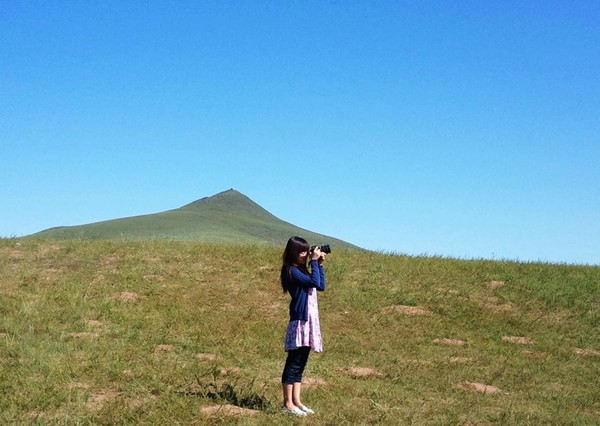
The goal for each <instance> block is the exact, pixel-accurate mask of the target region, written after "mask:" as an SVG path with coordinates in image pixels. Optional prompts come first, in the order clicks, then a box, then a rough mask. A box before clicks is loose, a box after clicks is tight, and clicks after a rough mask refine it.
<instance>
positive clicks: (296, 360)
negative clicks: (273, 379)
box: [281, 346, 310, 384]
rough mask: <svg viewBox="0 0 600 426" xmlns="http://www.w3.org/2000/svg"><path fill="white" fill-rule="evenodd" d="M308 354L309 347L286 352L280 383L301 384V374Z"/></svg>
mask: <svg viewBox="0 0 600 426" xmlns="http://www.w3.org/2000/svg"><path fill="white" fill-rule="evenodd" d="M309 353H310V346H302V347H301V348H298V349H294V350H293V351H288V356H287V359H286V360H285V367H284V368H283V374H282V375H281V383H285V384H292V383H302V373H304V367H306V362H307V361H308V354H309Z"/></svg>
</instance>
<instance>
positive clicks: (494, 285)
mask: <svg viewBox="0 0 600 426" xmlns="http://www.w3.org/2000/svg"><path fill="white" fill-rule="evenodd" d="M486 285H487V286H488V287H489V288H500V287H504V285H505V282H504V281H497V280H492V281H488V282H487V283H486Z"/></svg>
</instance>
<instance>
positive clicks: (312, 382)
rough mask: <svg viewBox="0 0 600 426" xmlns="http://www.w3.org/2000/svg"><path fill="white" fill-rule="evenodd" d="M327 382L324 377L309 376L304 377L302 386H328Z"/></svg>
mask: <svg viewBox="0 0 600 426" xmlns="http://www.w3.org/2000/svg"><path fill="white" fill-rule="evenodd" d="M327 384H328V383H327V382H326V381H325V380H323V379H318V378H314V377H307V378H304V379H302V386H304V387H307V388H310V387H316V386H327Z"/></svg>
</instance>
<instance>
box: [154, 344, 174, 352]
mask: <svg viewBox="0 0 600 426" xmlns="http://www.w3.org/2000/svg"><path fill="white" fill-rule="evenodd" d="M173 349H175V347H174V346H173V345H156V346H155V347H154V352H172V351H173Z"/></svg>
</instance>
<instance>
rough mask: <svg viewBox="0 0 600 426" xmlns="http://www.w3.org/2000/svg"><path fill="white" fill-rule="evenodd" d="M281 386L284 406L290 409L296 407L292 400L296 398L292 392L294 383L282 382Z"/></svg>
mask: <svg viewBox="0 0 600 426" xmlns="http://www.w3.org/2000/svg"><path fill="white" fill-rule="evenodd" d="M281 387H282V390H283V406H284V407H285V408H287V409H288V410H293V409H294V408H295V405H294V403H293V402H292V401H293V399H294V397H293V393H292V392H293V388H294V385H293V384H291V383H282V384H281Z"/></svg>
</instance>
